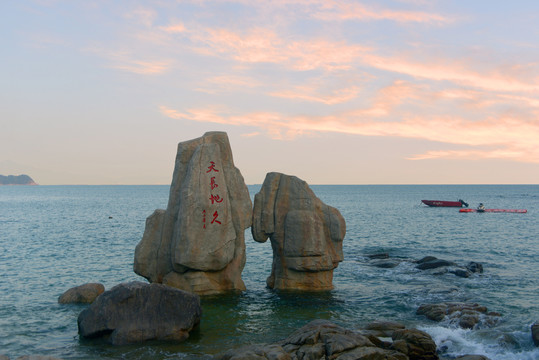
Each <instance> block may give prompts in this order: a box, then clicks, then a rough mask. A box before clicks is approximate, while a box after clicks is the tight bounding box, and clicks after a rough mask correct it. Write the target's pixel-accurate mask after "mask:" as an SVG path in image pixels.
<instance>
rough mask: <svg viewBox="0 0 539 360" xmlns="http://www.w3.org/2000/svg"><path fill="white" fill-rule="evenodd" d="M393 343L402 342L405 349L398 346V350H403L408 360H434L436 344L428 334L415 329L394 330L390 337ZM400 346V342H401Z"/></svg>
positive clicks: (435, 357)
mask: <svg viewBox="0 0 539 360" xmlns="http://www.w3.org/2000/svg"><path fill="white" fill-rule="evenodd" d="M391 338H392V339H393V341H394V342H396V341H399V340H400V341H404V343H405V345H406V346H405V347H402V346H398V347H397V348H398V349H399V350H401V349H405V354H406V355H408V357H409V358H410V360H415V359H417V360H420V359H421V360H431V359H432V360H436V359H438V355H437V354H436V343H435V342H434V340H432V338H431V337H430V335H429V334H427V333H426V332H424V331H421V330H417V329H400V330H395V331H394V332H393V335H392V336H391ZM401 344H402V342H401Z"/></svg>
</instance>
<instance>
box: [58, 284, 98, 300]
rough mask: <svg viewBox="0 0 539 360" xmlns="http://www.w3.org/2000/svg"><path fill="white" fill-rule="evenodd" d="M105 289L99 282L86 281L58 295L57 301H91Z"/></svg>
mask: <svg viewBox="0 0 539 360" xmlns="http://www.w3.org/2000/svg"><path fill="white" fill-rule="evenodd" d="M104 291H105V286H103V284H99V283H88V284H83V285H80V286H76V287H74V288H71V289H69V290H67V291H66V292H65V293H63V294H62V295H60V297H59V298H58V302H59V303H60V304H71V303H85V304H89V303H92V302H93V301H94V300H95V299H96V298H97V297H98V296H99V295H101V294H102V293H103V292H104Z"/></svg>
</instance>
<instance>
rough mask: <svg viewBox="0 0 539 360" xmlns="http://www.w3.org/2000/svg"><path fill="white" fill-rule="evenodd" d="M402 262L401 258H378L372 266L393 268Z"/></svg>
mask: <svg viewBox="0 0 539 360" xmlns="http://www.w3.org/2000/svg"><path fill="white" fill-rule="evenodd" d="M400 263H401V262H400V261H399V260H394V259H387V260H376V261H373V262H371V265H372V266H375V267H378V268H381V269H392V268H394V267H397V266H398V265H399V264H400Z"/></svg>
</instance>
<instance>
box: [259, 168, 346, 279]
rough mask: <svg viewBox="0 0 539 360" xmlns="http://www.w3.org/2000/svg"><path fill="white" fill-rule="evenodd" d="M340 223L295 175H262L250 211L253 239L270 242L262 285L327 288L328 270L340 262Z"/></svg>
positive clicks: (336, 214) (330, 275) (342, 230)
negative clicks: (269, 265)
mask: <svg viewBox="0 0 539 360" xmlns="http://www.w3.org/2000/svg"><path fill="white" fill-rule="evenodd" d="M345 233H346V224H345V221H344V218H343V217H342V215H341V213H340V212H339V210H337V209H335V208H333V207H331V206H328V205H326V204H324V203H323V202H322V201H321V200H320V199H318V198H317V197H316V195H315V194H314V193H313V191H312V190H311V189H310V188H309V186H308V185H307V183H306V182H305V181H303V180H301V179H299V178H297V177H295V176H289V175H284V174H281V173H275V172H272V173H268V174H267V175H266V179H265V180H264V183H263V184H262V188H261V189H260V192H259V193H258V194H256V196H255V201H254V210H253V226H252V234H253V238H254V240H256V241H258V242H265V241H266V240H267V239H268V238H269V239H270V240H271V246H272V248H273V265H272V269H271V275H270V276H269V277H268V279H267V285H268V286H269V287H270V288H275V289H291V290H292V289H294V290H330V289H332V288H333V269H335V268H336V267H337V266H338V264H339V262H341V261H342V260H343V252H342V241H343V239H344V235H345Z"/></svg>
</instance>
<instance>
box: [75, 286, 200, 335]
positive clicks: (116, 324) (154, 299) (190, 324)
mask: <svg viewBox="0 0 539 360" xmlns="http://www.w3.org/2000/svg"><path fill="white" fill-rule="evenodd" d="M201 315H202V309H201V307H200V298H199V297H198V296H197V295H195V294H192V293H188V292H185V291H182V290H179V289H175V288H172V287H169V286H166V285H162V284H146V283H142V282H131V283H124V284H120V285H117V286H115V287H113V288H112V289H110V290H109V291H106V292H104V293H103V294H102V295H101V296H99V297H98V298H97V300H96V301H95V302H94V303H93V304H92V305H90V307H89V308H87V309H85V310H83V311H82V312H81V313H80V314H79V318H78V327H79V334H80V335H81V336H82V337H85V338H96V337H105V338H107V340H108V341H109V342H110V343H112V344H114V345H124V344H129V343H135V342H142V341H146V340H170V341H183V340H185V339H187V338H188V337H189V332H190V331H191V330H193V328H194V327H195V326H196V325H197V324H198V323H199V322H200V317H201Z"/></svg>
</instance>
